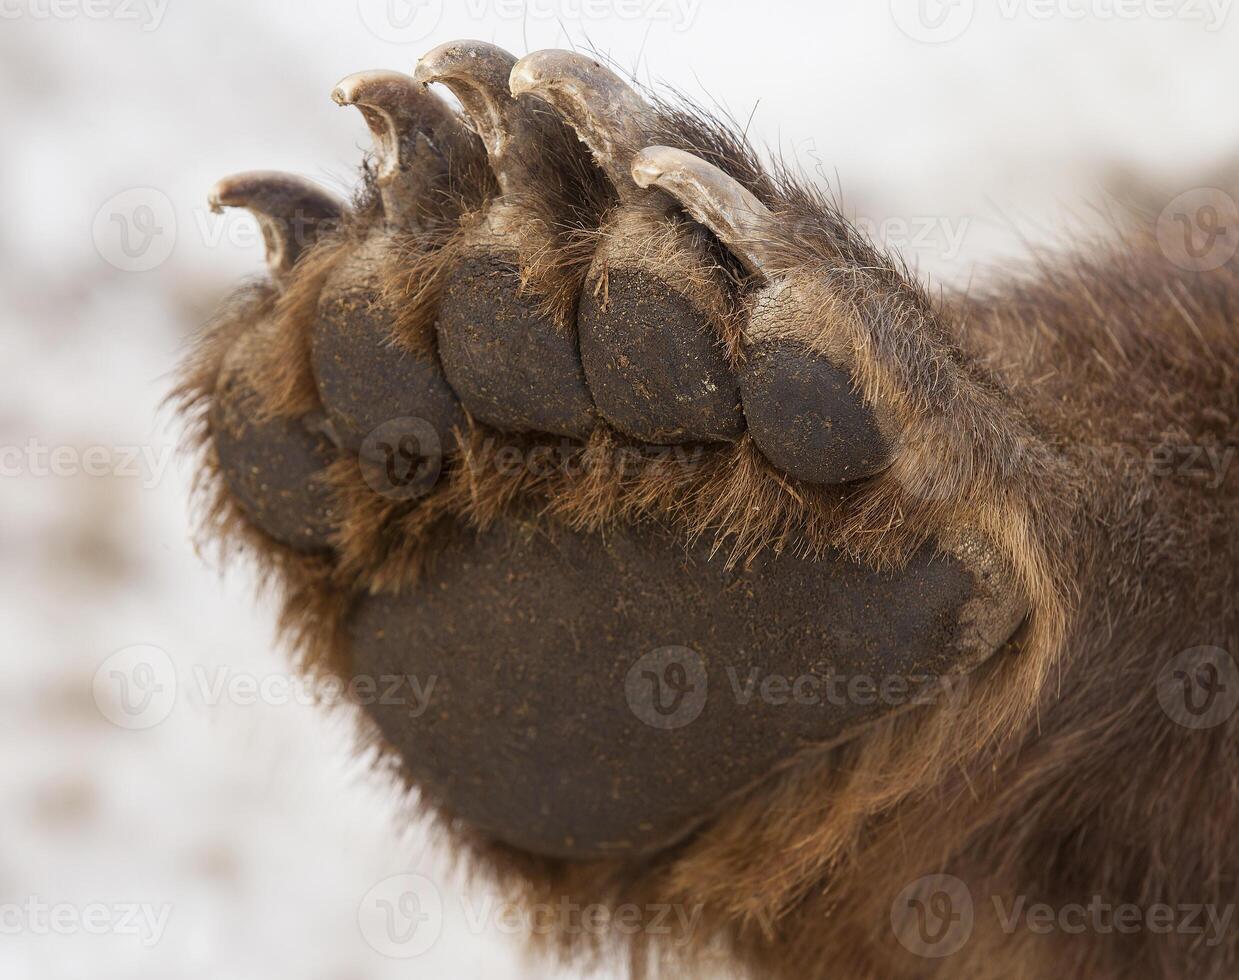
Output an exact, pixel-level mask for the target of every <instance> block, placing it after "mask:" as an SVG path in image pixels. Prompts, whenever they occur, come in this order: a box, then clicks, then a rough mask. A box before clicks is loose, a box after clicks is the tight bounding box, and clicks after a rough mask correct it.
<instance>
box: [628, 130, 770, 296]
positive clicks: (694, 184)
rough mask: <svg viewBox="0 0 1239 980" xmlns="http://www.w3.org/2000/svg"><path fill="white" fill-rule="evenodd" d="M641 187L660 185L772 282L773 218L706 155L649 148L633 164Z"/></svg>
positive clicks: (634, 174)
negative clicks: (769, 233) (769, 238)
mask: <svg viewBox="0 0 1239 980" xmlns="http://www.w3.org/2000/svg"><path fill="white" fill-rule="evenodd" d="M632 179H633V180H634V181H636V182H637V186H638V187H660V188H662V189H663V190H665V191H666V192H667V193H668V194H670V195H671V196H672V197H674V198H675V199H676V200H677V201H679V202H680V203H681V204H682V205H684V208H685V209H686V210H687V211H688V213H689V214H691V215H692V216H693V218H694V220H696V221H699V222H700V223H701V224H703V225H705V226H706V227H707V228H709V229H710V231H712V232H714V234H715V235H717V236H718V238H719V241H721V242H722V243H723V244H724V245H726V246H727V248H728V250H729V251H730V252H732V254H734V255H735V256H736V258H738V259H739V260H740V261H741V263H743V265H744V267H745V268H746V269H747V270H748V271H749V272H752V273H754V274H756V275H759V276H762V277H763V278H766V271H765V270H766V269H767V268H768V267H769V262H768V261H767V257H768V252H767V250H766V248H765V245H764V242H765V239H766V229H768V228H769V227H770V226H771V223H772V222H773V221H774V217H773V215H771V213H770V211H769V210H768V209H767V208H766V206H765V205H764V204H762V203H761V201H759V200H758V199H757V198H756V197H754V196H753V194H752V193H750V192H749V191H748V190H747V189H746V188H745V187H744V186H743V185H741V184H740V182H739V181H737V180H736V179H734V178H733V177H729V176H728V175H727V174H725V173H723V171H721V170H719V169H718V167H716V166H714V165H713V164H710V163H706V161H705V160H702V159H701V158H700V157H696V156H693V154H691V153H686V152H685V151H684V150H676V149H673V148H672V147H670V146H648V147H646V148H645V149H644V150H642V151H641V152H640V153H638V154H637V156H636V158H635V159H634V160H633V163H632Z"/></svg>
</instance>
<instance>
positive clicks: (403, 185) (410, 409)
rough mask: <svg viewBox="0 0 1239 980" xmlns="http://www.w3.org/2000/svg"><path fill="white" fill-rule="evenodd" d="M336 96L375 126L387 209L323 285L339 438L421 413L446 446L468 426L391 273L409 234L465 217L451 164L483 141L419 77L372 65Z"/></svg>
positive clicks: (354, 441)
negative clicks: (391, 284) (390, 287)
mask: <svg viewBox="0 0 1239 980" xmlns="http://www.w3.org/2000/svg"><path fill="white" fill-rule="evenodd" d="M332 98H333V99H334V100H335V101H336V103H337V104H339V105H342V106H355V107H356V108H357V109H359V110H360V111H361V113H362V115H363V117H364V118H365V120H366V122H367V123H368V125H369V126H370V128H371V132H372V134H373V137H374V143H375V154H376V166H375V169H376V175H375V182H376V184H377V185H378V191H379V210H380V213H379V214H378V215H377V217H375V218H374V219H372V221H371V222H370V223H369V224H368V225H366V226H365V227H363V228H362V229H361V231H360V233H359V234H357V235H356V236H355V237H356V239H358V240H355V241H350V242H348V243H347V244H346V245H345V246H344V249H343V254H342V255H341V257H340V258H338V259H337V260H336V262H335V263H334V265H333V268H332V270H331V274H330V276H329V278H328V280H327V281H326V283H325V284H324V286H323V290H322V293H321V295H320V298H319V303H318V318H317V320H316V321H315V323H314V328H313V333H312V343H311V348H312V352H313V369H314V377H315V380H316V382H317V384H318V390H319V394H320V396H321V397H322V400H323V404H324V405H325V406H326V409H327V412H328V415H329V416H330V418H331V421H332V424H333V425H334V427H335V430H336V432H337V433H338V435H339V437H340V440H341V442H342V443H343V444H344V445H345V446H346V447H347V448H349V449H351V450H354V451H357V450H360V449H361V448H362V447H363V444H365V442H366V437H367V436H368V435H370V434H371V433H372V432H374V431H375V430H377V429H379V428H380V427H381V426H383V425H384V424H385V423H387V422H389V421H391V420H392V419H400V418H415V419H419V420H422V421H424V422H426V423H429V425H430V426H431V427H432V428H433V429H434V430H435V432H436V435H437V436H438V438H439V443H440V445H441V446H450V445H451V444H452V436H453V433H454V431H456V430H458V429H460V428H462V427H463V426H464V424H465V419H464V413H463V412H462V410H461V407H460V402H459V400H458V399H457V398H456V394H455V392H453V391H452V389H451V388H450V387H449V386H448V384H447V380H446V379H445V378H444V377H443V372H442V370H441V369H440V368H439V366H438V364H437V362H436V359H435V353H434V348H433V344H432V343H430V342H429V340H430V337H429V334H430V331H428V330H427V331H426V334H427V336H426V337H422V338H417V339H419V340H421V343H420V344H418V345H417V348H416V349H411V347H410V345H409V344H407V343H402V338H400V337H399V335H398V333H397V330H396V328H395V324H396V321H397V319H398V317H399V308H398V306H397V305H396V303H395V302H394V301H393V300H392V299H391V298H390V297H388V296H386V295H385V294H384V290H383V274H384V271H385V269H386V268H387V267H388V265H389V263H390V262H391V261H392V252H393V251H394V250H395V249H397V248H398V247H399V245H398V243H399V242H400V241H402V240H404V239H405V238H413V237H414V236H420V237H421V238H422V239H424V238H425V237H427V236H428V234H429V232H430V229H432V228H434V227H436V226H437V224H438V223H440V222H442V221H444V220H450V219H454V218H456V217H458V216H459V209H458V207H456V206H455V205H454V202H452V201H451V200H450V198H449V197H448V196H447V192H448V190H449V189H450V186H451V180H452V172H453V169H456V170H459V169H461V168H462V167H465V166H467V165H469V164H470V163H471V158H472V157H474V156H477V155H480V153H481V152H482V151H481V147H480V146H479V145H477V140H476V138H475V137H473V136H472V134H470V133H469V132H468V131H467V130H466V129H465V128H464V126H463V124H462V123H461V122H460V120H459V119H458V118H457V117H456V115H455V114H454V113H453V112H452V111H451V110H450V109H449V108H448V107H447V106H446V105H445V104H444V103H443V102H442V101H441V100H440V99H438V98H437V97H436V96H434V95H432V94H431V93H429V92H427V91H426V90H425V88H424V86H422V85H420V84H419V83H417V82H416V81H414V79H413V78H412V77H411V76H408V75H402V74H400V73H399V72H391V71H371V72H359V73H358V74H356V75H350V76H349V77H348V78H345V79H344V80H343V81H341V82H340V84H339V85H337V86H336V89H335V91H334V92H333V93H332Z"/></svg>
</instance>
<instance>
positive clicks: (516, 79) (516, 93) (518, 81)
mask: <svg viewBox="0 0 1239 980" xmlns="http://www.w3.org/2000/svg"><path fill="white" fill-rule="evenodd" d="M533 57H534V55H526V56H525V57H524V58H522V59H521V60H520V61H518V62H517V63H516V64H515V65H514V66H513V68H512V74H510V75H509V76H508V88H509V89H510V90H511V92H512V98H514V99H516V98H519V97H520V96H522V95H524V94H525V93H527V92H532V91H534V90H535V89H537V87H538V83H539V82H540V81H541V76H540V75H539V74H538V71H537V67H536V65H534V64H533V63H531V61H530V59H531V58H533Z"/></svg>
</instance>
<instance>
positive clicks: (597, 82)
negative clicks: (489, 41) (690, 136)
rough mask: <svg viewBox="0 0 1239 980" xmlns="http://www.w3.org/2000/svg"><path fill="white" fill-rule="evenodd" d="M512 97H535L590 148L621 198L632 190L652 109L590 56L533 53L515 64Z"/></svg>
mask: <svg viewBox="0 0 1239 980" xmlns="http://www.w3.org/2000/svg"><path fill="white" fill-rule="evenodd" d="M509 85H510V87H511V91H512V95H513V96H514V97H519V96H522V95H534V96H537V97H538V98H540V99H541V100H542V101H543V102H546V103H547V104H548V105H550V106H551V107H552V108H553V109H555V111H556V112H558V113H559V114H560V115H561V116H562V117H563V118H564V120H565V121H566V122H567V123H568V125H570V126H571V127H572V128H573V129H574V130H576V133H577V136H578V137H580V139H581V142H582V143H584V144H585V145H586V146H588V147H589V149H590V152H591V153H592V154H593V156H594V159H595V160H596V161H597V163H598V166H599V167H600V168H601V169H602V171H603V173H605V174H606V175H607V178H608V179H609V180H610V181H611V183H612V184H613V185H614V186H615V189H616V191H617V192H618V193H619V195H620V198H621V200H631V199H632V198H633V197H634V196H635V195H636V194H637V193H639V192H638V190H637V188H635V187H634V186H633V183H632V177H631V173H630V171H631V166H632V160H633V156H634V155H635V154H636V152H637V150H639V149H640V148H641V147H642V146H644V145H645V144H646V143H648V142H649V135H648V134H649V132H650V129H651V124H652V110H651V109H650V106H649V104H648V103H647V102H646V101H645V100H644V99H643V98H641V96H640V95H638V94H637V93H636V92H635V91H634V90H633V89H632V87H631V86H630V85H628V83H627V82H625V81H624V80H623V79H622V78H620V77H619V76H618V75H616V74H615V73H614V72H613V71H611V70H610V69H608V68H605V67H604V66H602V65H601V64H599V63H598V62H597V61H595V60H594V59H592V58H587V57H586V56H584V55H581V54H577V53H575V52H573V51H558V50H554V49H548V50H545V51H535V52H534V53H533V54H529V55H526V56H525V57H524V58H522V59H521V60H520V61H518V62H517V63H516V66H515V67H514V68H513V69H512V74H511V76H510V77H509Z"/></svg>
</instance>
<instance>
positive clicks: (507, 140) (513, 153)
mask: <svg viewBox="0 0 1239 980" xmlns="http://www.w3.org/2000/svg"><path fill="white" fill-rule="evenodd" d="M515 64H516V57H515V56H514V55H512V54H509V53H508V52H507V51H504V50H503V49H502V48H499V47H496V46H495V45H493V44H487V43H486V42H485V41H449V42H448V43H447V44H441V45H439V46H438V47H437V48H434V49H433V50H431V51H428V52H427V53H426V55H425V56H424V57H423V58H422V59H421V61H419V62H418V63H417V68H416V69H415V70H414V72H413V77H414V79H416V80H417V82H419V83H420V84H422V85H429V84H430V83H431V82H440V83H442V84H443V85H446V86H447V87H448V89H450V90H451V92H452V94H453V95H455V96H456V98H458V99H459V100H460V104H461V107H462V108H463V109H464V110H465V115H466V116H467V117H468V119H469V123H470V125H471V126H472V128H473V130H474V132H476V133H477V134H478V136H480V137H481V138H482V143H483V144H484V145H485V147H486V153H487V156H488V157H489V158H490V165H491V168H492V169H493V170H494V172H495V177H496V179H497V180H498V182H499V189H500V191H502V192H503V193H504V194H509V193H513V192H517V191H519V190H521V189H522V178H523V177H524V176H526V175H525V174H524V173H523V167H524V164H523V163H522V161H521V160H520V155H519V153H518V152H517V150H518V148H519V147H520V146H522V145H530V144H531V143H532V142H534V141H535V140H536V133H535V132H534V126H533V124H532V122H531V121H530V119H529V116H528V113H527V111H526V110H525V108H524V107H522V106H521V105H520V104H519V103H518V102H517V101H516V100H515V99H514V98H512V95H511V93H510V92H509V90H508V76H509V75H511V73H512V67H513V66H514V65H515Z"/></svg>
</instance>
